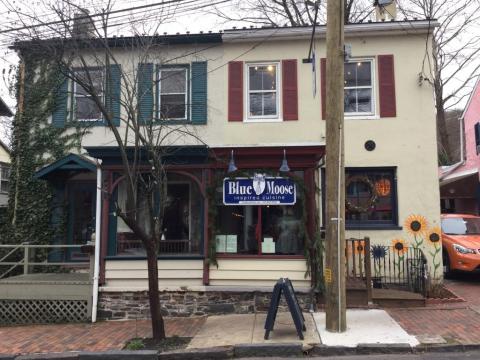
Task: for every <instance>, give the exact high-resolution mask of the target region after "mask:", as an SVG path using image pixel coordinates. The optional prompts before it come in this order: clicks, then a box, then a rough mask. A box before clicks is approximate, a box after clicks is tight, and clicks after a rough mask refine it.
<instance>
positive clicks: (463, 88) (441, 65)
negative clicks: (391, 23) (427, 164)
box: [399, 0, 480, 165]
mask: <svg viewBox="0 0 480 360" xmlns="http://www.w3.org/2000/svg"><path fill="white" fill-rule="evenodd" d="M399 7H400V10H401V11H402V12H403V13H404V14H405V15H406V16H408V17H412V16H413V17H416V18H417V17H418V18H427V19H436V20H438V21H439V23H440V26H438V27H436V28H432V40H433V44H432V46H433V50H432V53H431V55H430V53H429V52H428V51H427V49H428V46H430V44H428V43H426V44H425V49H426V51H425V57H424V59H423V63H422V68H421V69H420V73H419V80H420V83H421V82H427V83H429V84H430V85H432V86H433V89H434V91H435V107H436V110H437V130H438V135H439V143H438V146H439V158H440V162H441V164H443V165H446V164H448V163H450V162H451V160H452V159H450V158H449V156H448V154H451V153H452V151H451V149H449V143H451V142H449V134H448V131H447V123H446V111H448V110H451V109H454V108H455V107H457V106H458V105H460V104H462V101H463V100H464V99H465V97H466V96H468V95H469V94H470V91H471V89H472V84H473V81H474V79H475V78H476V77H477V76H478V75H479V74H480V56H479V55H480V37H479V36H478V35H477V34H478V31H479V30H480V12H479V11H480V1H479V0H458V1H449V0H403V1H402V2H401V3H400V4H399Z"/></svg>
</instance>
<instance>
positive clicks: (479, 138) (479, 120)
mask: <svg viewBox="0 0 480 360" xmlns="http://www.w3.org/2000/svg"><path fill="white" fill-rule="evenodd" d="M459 126H462V128H463V129H462V133H463V136H460V142H461V143H460V144H459V146H460V147H461V160H460V162H458V163H456V164H454V165H451V166H447V167H442V168H440V197H441V207H442V212H443V213H445V212H453V213H469V214H479V213H480V177H479V168H480V77H479V78H478V79H477V82H476V84H475V87H474V89H473V91H472V93H471V95H470V98H469V99H468V102H467V105H466V106H465V110H464V112H463V114H462V117H461V118H460V119H459Z"/></svg>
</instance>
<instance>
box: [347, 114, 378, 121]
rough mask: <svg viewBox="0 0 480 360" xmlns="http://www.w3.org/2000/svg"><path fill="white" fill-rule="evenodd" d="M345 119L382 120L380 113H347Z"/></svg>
mask: <svg viewBox="0 0 480 360" xmlns="http://www.w3.org/2000/svg"><path fill="white" fill-rule="evenodd" d="M344 119H345V120H380V116H378V115H365V116H364V115H345V116H344Z"/></svg>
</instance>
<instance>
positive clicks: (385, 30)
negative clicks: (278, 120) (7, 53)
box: [10, 19, 439, 50]
mask: <svg viewBox="0 0 480 360" xmlns="http://www.w3.org/2000/svg"><path fill="white" fill-rule="evenodd" d="M438 25H439V23H438V21H437V20H435V19H430V20H429V19H427V20H402V21H379V22H373V21H369V22H366V23H355V24H347V25H345V35H346V36H347V37H357V36H365V35H410V34H428V33H429V32H430V33H431V32H432V29H433V28H435V27H437V26H438ZM326 31H327V30H326V25H317V26H316V27H315V37H316V38H325V36H326ZM311 35H312V26H311V25H305V26H285V27H265V26H264V27H250V28H247V27H243V28H241V29H236V28H233V29H226V30H224V31H219V32H211V31H209V32H207V33H203V32H200V33H196V34H190V33H186V34H180V33H177V34H172V35H167V34H166V33H164V34H163V35H152V36H114V37H110V38H108V39H107V41H108V45H109V46H110V47H112V48H115V47H125V46H130V47H131V46H132V45H133V46H135V45H136V43H138V46H142V45H143V44H145V39H149V41H151V43H153V44H169V45H181V44H209V43H222V42H232V41H235V42H245V41H251V40H255V39H260V38H261V39H264V40H269V39H271V38H274V39H276V40H281V39H285V40H288V39H298V38H310V37H311ZM96 39H97V40H99V41H100V43H99V46H104V44H103V41H104V40H103V39H100V38H80V39H73V38H71V39H70V38H69V39H61V38H53V39H45V40H27V41H18V42H16V43H14V44H13V45H12V46H10V48H11V49H16V50H23V49H26V50H31V46H32V45H35V44H39V43H42V42H45V41H47V42H52V43H53V45H55V42H56V41H59V42H62V43H64V44H67V45H68V42H70V41H72V42H73V43H74V44H75V46H78V45H79V42H81V41H85V42H86V43H88V46H89V47H91V46H92V43H91V41H92V40H93V41H95V40H96ZM140 39H141V41H140Z"/></svg>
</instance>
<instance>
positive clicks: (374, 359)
mask: <svg viewBox="0 0 480 360" xmlns="http://www.w3.org/2000/svg"><path fill="white" fill-rule="evenodd" d="M268 359H270V360H273V359H285V358H278V357H277V358H273V357H271V358H265V357H262V358H248V360H268ZM290 359H293V358H290ZM297 359H306V358H305V357H299V358H297ZM308 359H311V360H320V359H330V360H367V359H368V360H456V359H480V351H468V352H452V353H435V352H431V353H425V354H410V355H398V354H393V355H351V356H332V357H311V358H308ZM243 360H247V359H246V358H245V359H243Z"/></svg>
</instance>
